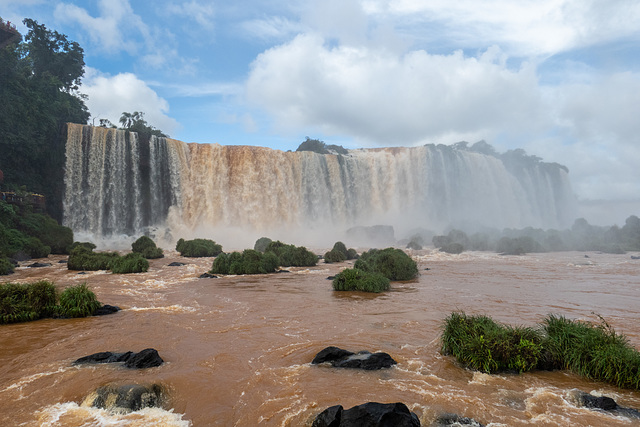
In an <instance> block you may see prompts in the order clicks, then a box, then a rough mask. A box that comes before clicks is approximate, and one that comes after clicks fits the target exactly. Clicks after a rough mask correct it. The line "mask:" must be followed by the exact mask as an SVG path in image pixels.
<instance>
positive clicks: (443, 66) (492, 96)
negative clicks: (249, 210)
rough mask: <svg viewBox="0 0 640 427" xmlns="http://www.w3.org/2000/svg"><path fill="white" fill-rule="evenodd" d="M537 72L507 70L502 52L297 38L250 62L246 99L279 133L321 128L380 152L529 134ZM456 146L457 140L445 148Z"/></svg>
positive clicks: (533, 119) (536, 100)
mask: <svg viewBox="0 0 640 427" xmlns="http://www.w3.org/2000/svg"><path fill="white" fill-rule="evenodd" d="M536 88H537V79H536V75H535V69H534V68H533V67H532V66H530V65H527V64H525V65H524V66H523V67H521V68H520V69H518V70H515V71H514V70H509V69H508V68H507V67H506V65H505V57H504V56H503V55H502V54H501V51H500V49H498V48H497V47H492V48H490V49H488V50H487V51H486V52H484V53H483V54H482V55H479V56H478V57H467V56H465V55H463V53H462V52H460V51H457V52H454V53H453V54H450V55H431V54H429V53H427V52H425V51H423V50H417V51H411V52H407V53H405V54H400V55H399V54H396V53H393V52H390V51H387V50H384V49H382V50H377V49H373V48H368V47H353V46H337V47H329V46H327V45H326V44H325V43H324V40H323V39H322V38H321V37H319V36H313V35H300V36H298V37H296V38H295V39H294V40H293V41H291V42H290V43H286V44H284V45H281V46H278V47H275V48H273V49H270V50H268V51H266V52H264V53H262V54H261V55H260V56H258V58H257V59H256V60H255V62H254V63H253V64H252V67H251V72H250V75H249V79H248V81H247V94H248V97H249V99H250V100H251V101H252V102H254V103H255V104H256V105H258V106H260V107H262V108H263V109H265V110H267V111H268V112H270V113H271V114H272V115H273V116H274V117H275V119H276V121H277V123H278V126H279V127H281V128H292V127H293V128H295V127H305V126H318V127H320V128H321V129H322V130H323V131H324V132H325V133H328V134H335V133H343V134H348V135H351V136H353V137H355V138H359V139H362V140H368V141H371V142H375V143H379V144H382V145H389V144H390V145H412V144H415V143H419V142H423V141H424V142H433V141H434V139H436V140H437V139H442V138H445V137H447V138H450V137H452V136H454V135H470V136H473V135H476V136H478V139H481V138H482V137H486V135H487V133H494V132H495V131H496V129H507V130H508V129H516V128H518V129H524V128H530V127H531V126H532V125H535V123H536V122H537V120H538V116H539V115H540V108H541V104H540V99H539V96H538V93H537V91H536ZM449 142H451V141H449Z"/></svg>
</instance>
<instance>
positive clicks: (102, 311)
mask: <svg viewBox="0 0 640 427" xmlns="http://www.w3.org/2000/svg"><path fill="white" fill-rule="evenodd" d="M118 311H120V307H116V306H114V305H109V304H105V305H103V306H102V307H100V308H99V309H97V310H96V311H94V312H93V315H94V316H105V315H107V314H113V313H117V312H118Z"/></svg>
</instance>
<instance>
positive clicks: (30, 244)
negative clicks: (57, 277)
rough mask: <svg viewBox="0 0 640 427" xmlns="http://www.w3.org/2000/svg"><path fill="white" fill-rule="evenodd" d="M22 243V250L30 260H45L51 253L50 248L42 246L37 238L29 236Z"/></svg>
mask: <svg viewBox="0 0 640 427" xmlns="http://www.w3.org/2000/svg"><path fill="white" fill-rule="evenodd" d="M24 242H25V243H24V246H23V250H24V251H25V252H26V253H28V254H29V256H30V257H31V258H46V257H48V256H49V254H50V253H51V248H50V247H49V246H46V245H44V244H42V242H41V241H40V239H38V238H37V237H32V236H29V237H27V238H26V239H25V241H24Z"/></svg>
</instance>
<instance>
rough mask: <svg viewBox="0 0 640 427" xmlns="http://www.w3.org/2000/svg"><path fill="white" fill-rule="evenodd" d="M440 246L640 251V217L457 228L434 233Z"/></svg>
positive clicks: (518, 250)
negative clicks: (621, 221)
mask: <svg viewBox="0 0 640 427" xmlns="http://www.w3.org/2000/svg"><path fill="white" fill-rule="evenodd" d="M420 240H424V239H423V238H422V237H421V236H419V235H416V236H414V237H413V238H412V239H411V242H410V243H409V245H411V247H415V246H416V245H417V244H420ZM432 243H433V245H434V246H435V247H436V248H440V250H442V251H444V252H449V253H461V252H462V251H465V250H471V251H495V252H499V253H505V254H524V253H531V252H556V251H600V252H606V253H613V254H623V253H625V252H627V251H640V218H638V217H637V216H635V215H631V216H630V217H629V218H627V220H626V221H625V225H624V226H622V227H618V226H617V225H614V226H596V225H591V224H589V223H588V222H587V221H586V220H585V219H584V218H580V219H577V220H576V221H575V223H574V224H573V226H572V227H571V229H566V230H543V229H541V228H532V227H527V228H523V229H518V230H517V229H510V228H507V229H505V230H503V231H498V230H483V231H481V232H474V233H472V234H468V233H466V232H464V231H461V230H457V229H453V230H451V231H449V233H447V234H446V235H439V236H434V237H433V239H432Z"/></svg>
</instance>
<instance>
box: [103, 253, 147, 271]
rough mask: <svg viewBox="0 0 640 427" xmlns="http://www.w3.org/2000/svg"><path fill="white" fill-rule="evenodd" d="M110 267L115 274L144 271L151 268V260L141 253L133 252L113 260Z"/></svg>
mask: <svg viewBox="0 0 640 427" xmlns="http://www.w3.org/2000/svg"><path fill="white" fill-rule="evenodd" d="M109 269H110V270H111V272H112V273H115V274H128V273H144V272H145V271H147V270H149V261H147V259H146V258H145V257H143V256H142V255H141V254H139V253H137V252H131V253H130V254H127V255H125V256H122V257H117V258H114V259H113V260H111V262H110V263H109Z"/></svg>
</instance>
